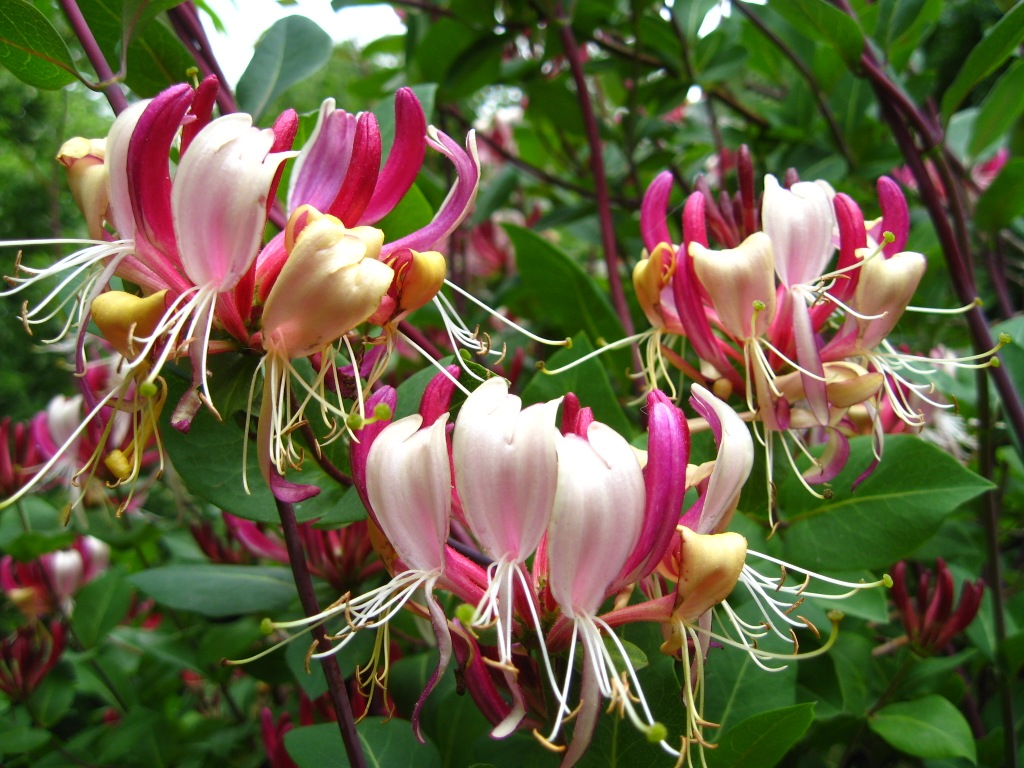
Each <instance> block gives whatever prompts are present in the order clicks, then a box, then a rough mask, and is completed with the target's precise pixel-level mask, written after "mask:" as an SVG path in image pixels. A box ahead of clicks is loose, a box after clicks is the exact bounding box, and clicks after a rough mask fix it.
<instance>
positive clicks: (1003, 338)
mask: <svg viewBox="0 0 1024 768" xmlns="http://www.w3.org/2000/svg"><path fill="white" fill-rule="evenodd" d="M999 343H1000V344H1012V343H1013V337H1012V336H1011V335H1010V334H1008V333H1000V334H999Z"/></svg>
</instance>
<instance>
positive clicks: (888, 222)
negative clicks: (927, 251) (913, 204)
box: [877, 176, 910, 258]
mask: <svg viewBox="0 0 1024 768" xmlns="http://www.w3.org/2000/svg"><path fill="white" fill-rule="evenodd" d="M877 189H878V202H879V204H880V205H881V207H882V229H883V230H886V231H889V232H892V234H893V236H894V237H895V238H896V239H895V240H893V241H892V242H891V243H886V244H885V246H884V247H883V248H882V252H883V253H884V254H885V256H886V258H888V257H890V256H892V255H894V254H897V253H899V252H900V251H902V250H903V249H904V247H906V245H907V236H908V235H909V234H910V210H909V209H908V208H907V198H905V197H904V196H903V191H902V190H901V189H900V185H899V184H897V183H896V182H895V181H893V180H892V179H890V178H889V177H888V176H880V177H879V179H878V184H877Z"/></svg>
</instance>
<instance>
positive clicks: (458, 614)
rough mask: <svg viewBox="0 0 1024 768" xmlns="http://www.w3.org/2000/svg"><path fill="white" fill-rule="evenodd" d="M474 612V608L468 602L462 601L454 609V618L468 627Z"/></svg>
mask: <svg viewBox="0 0 1024 768" xmlns="http://www.w3.org/2000/svg"><path fill="white" fill-rule="evenodd" d="M475 614H476V608H474V607H473V606H472V605H470V604H469V603H462V604H461V605H460V606H459V607H458V608H456V609H455V618H456V619H458V620H459V621H460V622H461V623H462V625H463V626H466V627H468V626H469V625H470V624H472V623H473V616H474V615H475Z"/></svg>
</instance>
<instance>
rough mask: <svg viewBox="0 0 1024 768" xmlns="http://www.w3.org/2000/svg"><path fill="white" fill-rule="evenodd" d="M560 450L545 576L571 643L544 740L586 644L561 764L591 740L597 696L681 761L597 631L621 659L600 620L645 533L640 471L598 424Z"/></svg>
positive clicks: (618, 440)
mask: <svg viewBox="0 0 1024 768" xmlns="http://www.w3.org/2000/svg"><path fill="white" fill-rule="evenodd" d="M557 452H558V483H557V487H556V491H555V499H554V509H553V512H552V515H551V522H550V524H549V526H548V533H547V540H546V561H547V577H548V587H549V589H550V592H551V595H552V597H553V598H554V600H555V602H556V603H557V605H558V607H559V609H560V611H561V613H562V615H563V616H565V617H566V619H568V620H569V621H571V622H572V640H571V642H570V645H569V661H568V664H567V667H568V670H569V671H568V673H567V675H566V680H565V683H564V684H563V686H562V687H561V689H560V690H556V691H554V693H555V697H556V700H557V702H558V705H559V706H558V713H557V715H556V717H555V723H554V725H553V727H552V729H551V732H550V734H549V735H548V736H547V737H546V738H543V739H542V740H543V741H544V742H545V743H547V744H549V745H551V744H553V742H554V740H555V739H556V738H557V736H558V734H559V732H560V730H561V727H562V723H563V721H564V714H565V713H566V712H568V711H570V710H571V707H569V706H568V701H567V699H568V695H569V685H570V682H571V674H572V669H573V658H574V656H575V651H576V643H577V640H579V641H581V642H582V643H583V647H584V651H583V653H584V659H583V688H582V690H581V694H580V695H581V705H582V709H581V711H580V713H579V715H578V719H577V724H576V732H575V735H574V739H573V744H572V746H571V747H570V750H569V751H568V752H567V754H566V758H565V760H564V761H563V765H565V766H568V765H572V764H573V763H574V762H575V760H576V759H578V757H579V756H580V755H581V754H582V751H583V749H585V747H586V744H587V743H588V742H589V737H590V733H591V732H592V728H593V723H594V717H595V715H596V711H597V709H598V708H599V707H600V698H601V697H604V698H608V699H610V700H611V702H612V705H613V706H615V707H618V708H619V709H620V711H622V712H624V713H625V714H626V715H627V716H628V717H629V719H630V720H631V722H632V723H633V724H634V725H635V726H636V727H637V728H639V729H640V730H642V731H643V732H644V733H646V734H647V735H648V738H650V739H651V740H652V741H655V742H659V743H660V744H661V745H662V748H663V749H665V750H666V751H668V752H669V753H670V754H673V755H676V756H678V755H679V753H678V751H676V750H674V749H673V748H672V747H670V746H669V745H668V744H667V743H666V742H665V741H664V737H665V728H664V726H662V725H661V724H660V723H657V722H656V721H655V719H654V716H653V715H652V714H651V711H650V707H649V706H648V705H647V701H646V699H645V698H644V695H643V691H642V690H641V688H640V683H639V680H638V679H637V676H636V672H635V670H634V669H633V668H632V667H631V666H630V665H629V663H628V661H627V662H626V669H625V670H619V669H618V668H617V666H616V662H615V660H614V659H613V658H612V655H611V653H610V652H609V650H608V648H607V647H606V646H605V643H604V641H603V640H602V631H603V632H604V635H605V636H606V637H609V638H610V639H611V640H612V642H613V643H614V644H615V645H616V647H617V648H618V651H619V654H620V655H621V658H623V659H626V658H627V654H626V653H625V650H624V648H623V647H622V646H621V643H619V641H618V638H617V637H616V636H615V633H614V632H613V631H612V629H611V627H610V626H608V624H607V623H606V622H604V621H603V620H602V619H601V618H600V617H599V616H598V612H599V610H600V607H601V604H602V602H603V601H604V599H605V597H606V596H607V594H608V590H609V588H610V587H611V585H612V582H613V580H614V579H615V577H616V575H617V574H618V573H619V572H620V571H621V570H622V568H623V567H624V566H625V564H626V562H627V561H628V559H629V557H630V555H631V554H632V553H633V550H634V548H635V547H636V544H637V542H638V541H639V539H640V536H641V531H642V530H643V523H644V478H643V471H642V470H641V468H640V464H639V462H638V461H637V457H636V454H635V453H634V451H633V449H632V448H631V447H630V445H629V443H627V442H626V441H625V440H624V439H623V438H622V437H621V436H619V435H618V434H617V433H616V432H614V431H613V430H612V429H611V428H610V427H608V426H606V425H604V424H602V423H600V422H592V423H591V424H590V425H589V426H588V427H587V430H586V437H585V438H584V437H580V436H579V435H577V434H572V433H570V434H567V435H563V436H562V437H561V438H560V439H559V440H558V445H557ZM634 702H636V704H637V705H638V707H639V709H640V712H637V707H635V706H634Z"/></svg>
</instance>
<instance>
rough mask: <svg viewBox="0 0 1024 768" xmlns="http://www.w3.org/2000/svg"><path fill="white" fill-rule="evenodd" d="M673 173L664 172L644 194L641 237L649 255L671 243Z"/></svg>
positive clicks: (641, 208)
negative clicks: (669, 217) (670, 202)
mask: <svg viewBox="0 0 1024 768" xmlns="http://www.w3.org/2000/svg"><path fill="white" fill-rule="evenodd" d="M672 183H673V178H672V172H671V171H662V172H661V173H659V174H658V175H657V176H655V177H654V181H652V182H651V184H650V186H649V187H647V191H646V192H644V199H643V202H642V203H641V204H640V237H641V238H642V239H643V242H644V247H645V248H646V249H647V251H648V253H653V252H654V249H655V248H657V247H658V245H659V244H660V243H671V242H672V236H671V235H670V234H669V231H668V224H667V223H666V221H667V219H668V198H669V195H670V194H671V193H672Z"/></svg>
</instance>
